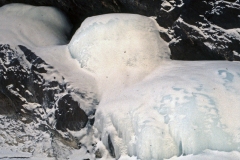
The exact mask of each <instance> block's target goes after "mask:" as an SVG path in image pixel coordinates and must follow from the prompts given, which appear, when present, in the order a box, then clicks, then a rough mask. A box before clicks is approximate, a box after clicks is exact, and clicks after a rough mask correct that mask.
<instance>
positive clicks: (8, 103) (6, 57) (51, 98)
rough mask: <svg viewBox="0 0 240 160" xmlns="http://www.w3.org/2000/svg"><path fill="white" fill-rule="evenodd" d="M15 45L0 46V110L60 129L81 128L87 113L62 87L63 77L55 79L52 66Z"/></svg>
mask: <svg viewBox="0 0 240 160" xmlns="http://www.w3.org/2000/svg"><path fill="white" fill-rule="evenodd" d="M18 47H19V48H17V49H12V48H11V47H10V45H7V44H4V45H0V62H1V64H0V67H1V70H0V83H1V86H0V87H1V88H0V97H1V101H2V103H1V106H0V113H1V114H15V113H18V114H19V115H25V116H27V117H29V120H36V119H37V118H40V119H41V120H44V121H46V122H47V123H48V124H49V125H50V126H52V127H53V128H55V127H56V129H58V130H62V131H66V130H67V129H69V130H73V131H78V130H80V129H81V128H84V127H85V126H86V123H87V122H88V116H87V115H86V113H85V112H84V111H83V110H82V109H81V108H80V106H79V104H78V103H77V102H76V101H74V100H73V98H72V97H71V94H74V93H71V92H68V91H67V90H66V84H67V83H66V82H65V81H64V77H62V81H61V82H59V79H57V78H56V77H55V76H54V75H53V74H51V72H52V73H54V68H53V67H52V66H50V65H48V64H47V63H46V62H45V61H43V60H42V59H41V58H40V57H38V56H36V55H35V54H34V53H33V52H31V50H29V49H28V48H26V47H25V46H18ZM18 49H20V50H21V51H22V54H21V51H18ZM46 78H47V79H46ZM51 119H54V120H53V121H52V120H51ZM55 124H56V126H55Z"/></svg>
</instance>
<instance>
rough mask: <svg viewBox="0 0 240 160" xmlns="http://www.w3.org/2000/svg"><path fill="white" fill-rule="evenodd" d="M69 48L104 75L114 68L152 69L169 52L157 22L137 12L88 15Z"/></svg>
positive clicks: (86, 64) (90, 68) (81, 59)
mask: <svg viewBox="0 0 240 160" xmlns="http://www.w3.org/2000/svg"><path fill="white" fill-rule="evenodd" d="M69 50H70V53H71V54H72V56H73V57H74V58H76V59H78V61H79V62H80V64H81V66H82V67H83V68H85V69H87V70H89V71H92V72H93V73H96V74H98V75H102V76H106V75H107V74H109V71H110V70H115V69H121V70H128V69H130V70H131V69H133V68H134V69H139V70H141V72H144V71H145V72H149V71H150V70H152V69H154V68H155V67H156V66H158V65H159V64H160V63H161V61H162V60H163V59H169V53H170V51H169V48H168V46H167V44H166V42H164V41H163V40H162V39H161V38H160V36H159V29H158V25H157V23H156V21H155V20H153V19H152V18H148V17H145V16H140V15H134V14H106V15H101V16H95V17H90V18H87V19H86V20H85V21H84V22H83V23H82V25H81V27H80V28H79V29H78V30H77V32H76V33H75V35H74V36H73V38H72V40H71V42H70V44H69Z"/></svg>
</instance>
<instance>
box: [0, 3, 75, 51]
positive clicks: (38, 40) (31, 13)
mask: <svg viewBox="0 0 240 160" xmlns="http://www.w3.org/2000/svg"><path fill="white" fill-rule="evenodd" d="M0 22H1V24H0V33H1V36H0V43H3V44H12V45H25V46H27V47H38V46H39V47H40V46H50V45H59V44H66V43H67V42H68V41H67V35H69V32H70V29H71V26H70V24H69V23H68V21H67V19H66V18H65V16H64V15H63V14H62V13H61V12H60V11H58V10H57V9H54V8H51V7H34V6H30V5H23V4H9V5H5V6H3V7H1V8H0Z"/></svg>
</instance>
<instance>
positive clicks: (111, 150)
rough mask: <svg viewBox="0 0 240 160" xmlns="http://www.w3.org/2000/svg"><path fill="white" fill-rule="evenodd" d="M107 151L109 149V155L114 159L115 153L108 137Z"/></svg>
mask: <svg viewBox="0 0 240 160" xmlns="http://www.w3.org/2000/svg"><path fill="white" fill-rule="evenodd" d="M108 149H109V153H110V155H111V156H112V157H113V158H115V157H116V156H115V151H114V146H113V144H112V140H111V137H110V135H108Z"/></svg>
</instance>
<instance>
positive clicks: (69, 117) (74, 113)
mask: <svg viewBox="0 0 240 160" xmlns="http://www.w3.org/2000/svg"><path fill="white" fill-rule="evenodd" d="M57 108H58V109H57V110H56V113H55V118H56V122H57V123H56V128H57V129H58V130H62V131H67V129H69V130H72V131H78V130H80V129H82V128H84V127H85V126H86V124H87V122H88V116H87V115H86V113H85V112H84V111H83V110H82V109H81V108H80V106H79V104H78V102H76V101H74V100H73V98H72V97H71V95H69V94H67V95H65V96H63V97H62V98H60V99H59V100H58V103H57Z"/></svg>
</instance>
